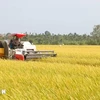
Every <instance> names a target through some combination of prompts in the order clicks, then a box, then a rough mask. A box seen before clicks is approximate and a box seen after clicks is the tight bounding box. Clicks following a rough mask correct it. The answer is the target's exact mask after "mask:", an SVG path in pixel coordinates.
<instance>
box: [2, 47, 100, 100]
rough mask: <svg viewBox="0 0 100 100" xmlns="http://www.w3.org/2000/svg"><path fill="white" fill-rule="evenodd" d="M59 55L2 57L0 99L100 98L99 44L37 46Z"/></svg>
mask: <svg viewBox="0 0 100 100" xmlns="http://www.w3.org/2000/svg"><path fill="white" fill-rule="evenodd" d="M37 49H38V50H54V51H55V52H56V53H57V54H58V56H57V57H55V58H46V59H45V58H44V59H39V60H35V61H15V60H3V59H0V92H1V90H2V89H4V90H6V94H0V100H99V99H100V47H99V46H64V45H63V46H59V45H53V46H52V45H49V46H48V45H42V46H40V45H38V46H37Z"/></svg>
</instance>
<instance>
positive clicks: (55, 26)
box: [0, 0, 100, 34]
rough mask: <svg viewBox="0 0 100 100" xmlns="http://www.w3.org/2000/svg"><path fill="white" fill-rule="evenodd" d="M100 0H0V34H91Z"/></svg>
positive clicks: (99, 16) (98, 19)
mask: <svg viewBox="0 0 100 100" xmlns="http://www.w3.org/2000/svg"><path fill="white" fill-rule="evenodd" d="M97 24H100V0H0V33H7V32H11V33H15V32H33V33H44V32H45V31H49V32H51V33H55V34H58V33H60V34H68V33H70V32H71V33H74V32H76V33H78V34H84V33H85V34H90V32H92V30H93V27H94V25H97Z"/></svg>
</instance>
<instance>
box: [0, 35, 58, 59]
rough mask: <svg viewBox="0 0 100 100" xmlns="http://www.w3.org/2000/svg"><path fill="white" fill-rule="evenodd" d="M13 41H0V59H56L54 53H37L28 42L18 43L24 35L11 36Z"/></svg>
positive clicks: (34, 47)
mask: <svg viewBox="0 0 100 100" xmlns="http://www.w3.org/2000/svg"><path fill="white" fill-rule="evenodd" d="M12 36H13V39H11V40H10V42H7V41H0V58H5V59H16V60H29V59H38V58H46V57H56V56H57V54H56V53H54V51H37V50H36V46H35V45H33V44H31V43H30V42H29V41H22V42H21V41H20V39H21V38H22V37H24V36H25V34H22V33H15V34H12Z"/></svg>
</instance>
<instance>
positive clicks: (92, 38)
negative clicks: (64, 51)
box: [0, 25, 100, 45]
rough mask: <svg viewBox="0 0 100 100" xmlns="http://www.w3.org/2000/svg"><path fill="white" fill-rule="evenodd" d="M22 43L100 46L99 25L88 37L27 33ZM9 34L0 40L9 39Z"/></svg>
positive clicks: (84, 35) (75, 34)
mask: <svg viewBox="0 0 100 100" xmlns="http://www.w3.org/2000/svg"><path fill="white" fill-rule="evenodd" d="M25 34H26V36H25V37H23V38H22V40H23V41H31V43H32V42H33V43H34V44H45V45H48V44H51V45H63V44H64V45H100V25H95V26H94V28H93V32H91V33H90V35H87V34H83V35H79V34H77V33H69V34H52V33H50V32H49V31H45V32H44V33H27V32H25ZM9 35H10V33H7V34H4V35H3V37H2V36H0V40H4V39H10V37H9Z"/></svg>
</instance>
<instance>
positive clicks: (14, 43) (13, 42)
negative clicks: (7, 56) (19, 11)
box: [9, 37, 20, 49]
mask: <svg viewBox="0 0 100 100" xmlns="http://www.w3.org/2000/svg"><path fill="white" fill-rule="evenodd" d="M18 46H20V41H19V38H18V37H16V38H15V39H11V40H10V43H9V47H10V48H11V49H15V47H18Z"/></svg>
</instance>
